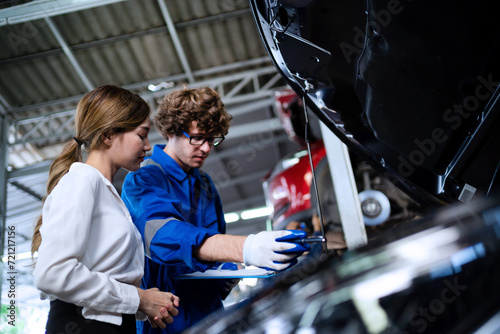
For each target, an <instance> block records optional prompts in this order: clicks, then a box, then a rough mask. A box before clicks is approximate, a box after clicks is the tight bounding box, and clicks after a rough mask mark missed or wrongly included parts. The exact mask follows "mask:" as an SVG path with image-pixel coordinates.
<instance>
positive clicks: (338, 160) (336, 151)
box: [321, 123, 368, 249]
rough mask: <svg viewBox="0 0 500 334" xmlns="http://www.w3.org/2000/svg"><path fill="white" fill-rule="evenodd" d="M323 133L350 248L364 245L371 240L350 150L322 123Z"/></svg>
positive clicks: (341, 219) (343, 226)
mask: <svg viewBox="0 0 500 334" xmlns="http://www.w3.org/2000/svg"><path fill="white" fill-rule="evenodd" d="M321 133H322V135H323V141H324V143H325V149H326V156H327V159H328V164H329V165H330V173H331V176H332V181H333V185H334V187H333V188H334V189H335V197H336V199H337V205H338V209H339V214H340V221H341V222H342V229H343V230H344V238H345V241H346V244H347V248H348V249H354V248H358V247H361V246H364V245H366V244H367V243H368V238H367V236H366V229H365V223H364V221H363V213H362V212H361V204H360V201H359V197H358V189H357V187H356V182H355V180H354V173H353V171H352V164H351V159H350V157H349V152H348V150H347V147H346V146H345V144H344V143H342V141H341V140H340V139H339V138H338V137H337V136H335V135H334V134H333V132H332V131H331V130H330V129H328V127H327V126H326V125H324V124H323V123H321Z"/></svg>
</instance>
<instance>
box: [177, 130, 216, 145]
mask: <svg viewBox="0 0 500 334" xmlns="http://www.w3.org/2000/svg"><path fill="white" fill-rule="evenodd" d="M183 133H184V136H186V137H188V138H189V143H190V144H191V145H196V146H201V145H203V144H205V142H208V144H209V145H210V146H217V145H219V144H220V143H222V142H223V141H224V139H225V137H224V136H220V137H208V138H207V137H202V136H190V135H188V134H187V133H186V132H183Z"/></svg>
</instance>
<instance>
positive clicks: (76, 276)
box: [33, 173, 140, 314]
mask: <svg viewBox="0 0 500 334" xmlns="http://www.w3.org/2000/svg"><path fill="white" fill-rule="evenodd" d="M95 192H96V187H95V184H93V181H92V180H91V178H89V177H88V176H86V175H83V174H79V173H71V174H66V175H65V177H63V178H62V179H61V180H60V181H59V184H58V185H57V186H56V187H55V188H54V190H53V191H52V193H51V194H50V195H49V196H48V197H47V200H46V201H45V204H44V207H43V211H42V212H43V216H42V217H43V223H42V227H41V229H40V233H41V236H42V243H41V245H40V247H39V250H38V258H37V261H36V266H35V270H34V272H33V275H34V278H35V285H36V286H37V288H38V289H39V290H41V291H42V292H44V293H45V294H48V295H52V296H55V297H57V298H58V299H61V300H63V301H66V302H70V303H73V304H75V305H78V306H82V307H87V308H91V309H94V310H98V311H106V312H116V313H125V314H134V313H136V312H137V310H138V307H139V302H140V300H139V294H138V292H137V289H136V287H135V286H133V285H130V284H125V283H120V282H118V281H116V280H114V279H112V278H110V277H109V276H108V275H107V274H105V273H102V272H95V271H91V270H89V268H88V267H87V266H85V265H84V264H83V263H82V258H83V257H84V253H85V250H86V249H87V248H88V247H92V242H95V241H93V240H89V231H90V229H91V224H92V217H93V208H94V205H95V197H96V193H95Z"/></svg>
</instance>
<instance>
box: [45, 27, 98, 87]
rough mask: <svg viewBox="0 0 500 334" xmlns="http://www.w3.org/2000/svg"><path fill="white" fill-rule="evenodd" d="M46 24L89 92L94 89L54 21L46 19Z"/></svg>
mask: <svg viewBox="0 0 500 334" xmlns="http://www.w3.org/2000/svg"><path fill="white" fill-rule="evenodd" d="M45 22H46V23H47V25H48V26H49V28H50V31H52V33H53V34H54V37H55V38H56V40H57V42H58V43H59V45H61V47H62V49H63V51H64V54H66V57H68V59H69V62H70V63H71V65H72V66H73V68H74V69H75V71H76V73H77V74H78V76H79V77H80V80H82V82H83V85H84V86H85V88H86V89H87V90H89V91H90V90H92V89H94V84H93V83H92V82H91V81H90V79H89V77H88V76H87V74H85V72H84V71H83V69H82V67H81V66H80V63H79V62H78V60H77V59H76V57H75V55H74V54H73V51H72V50H71V48H70V47H69V45H68V43H66V41H65V40H64V38H63V37H62V35H61V33H60V32H59V30H58V29H57V27H56V25H55V24H54V22H52V19H51V18H50V17H45Z"/></svg>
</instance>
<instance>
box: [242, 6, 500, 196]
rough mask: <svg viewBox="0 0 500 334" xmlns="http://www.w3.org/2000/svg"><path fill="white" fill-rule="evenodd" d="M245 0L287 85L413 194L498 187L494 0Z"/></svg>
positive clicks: (498, 46) (474, 192) (499, 38)
mask: <svg viewBox="0 0 500 334" xmlns="http://www.w3.org/2000/svg"><path fill="white" fill-rule="evenodd" d="M250 3H251V8H252V12H253V15H254V18H255V21H256V23H257V27H258V29H259V31H260V34H261V36H262V39H263V42H264V44H265V46H266V48H267V50H268V52H269V55H270V56H271V58H272V59H273V61H274V63H275V65H276V67H277V69H278V70H279V72H280V73H281V74H282V76H283V77H284V78H285V80H286V81H287V83H288V85H289V86H290V87H291V88H292V89H293V90H294V91H295V92H296V93H297V94H298V95H299V96H300V97H301V98H303V99H304V100H305V103H306V105H307V106H308V108H309V109H310V110H312V111H313V112H314V113H315V114H316V115H317V116H318V117H319V119H320V120H321V121H322V122H324V123H325V124H326V125H327V126H328V128H329V129H331V131H333V132H334V133H335V134H336V135H337V136H338V137H339V138H340V139H341V140H342V141H343V142H344V143H345V144H347V146H348V147H349V148H350V149H351V150H352V151H353V152H354V153H356V154H358V155H359V156H360V157H361V158H363V159H365V160H366V161H367V162H368V163H370V164H371V165H372V166H373V167H374V168H376V169H377V170H378V171H379V172H381V173H382V174H383V175H384V176H385V177H387V178H388V179H389V180H391V181H392V182H393V183H395V184H396V185H398V186H399V187H400V188H401V189H403V190H404V191H406V192H407V193H408V194H409V195H411V196H412V197H413V198H414V199H416V200H417V201H419V202H420V203H422V204H445V203H451V202H455V201H458V200H461V201H463V202H468V201H469V200H471V199H472V198H473V197H479V196H485V195H488V194H489V193H491V192H493V190H494V188H495V187H496V186H498V184H499V181H498V179H499V178H500V176H498V177H496V174H497V171H498V167H499V161H500V131H498V129H499V128H500V126H499V125H500V118H499V117H498V116H499V112H500V107H499V102H498V99H499V89H498V83H499V81H500V63H499V59H500V25H498V20H497V15H498V14H497V12H496V10H495V8H496V3H495V2H492V1H474V2H473V1H466V0H460V1H451V0H447V1H439V2H435V1H402V0H401V1H400V0H390V1H380V0H368V1H366V2H364V1H352V0H341V1H337V0H335V1H333V0H316V1H314V0H309V1H300V0H250Z"/></svg>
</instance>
